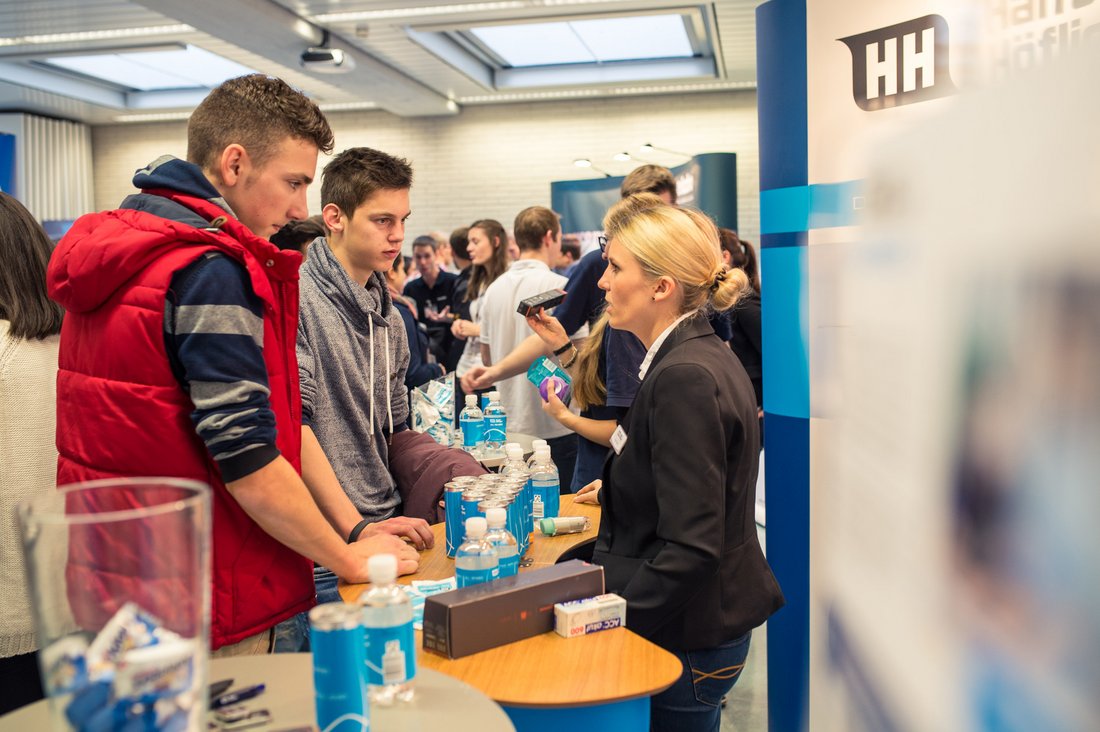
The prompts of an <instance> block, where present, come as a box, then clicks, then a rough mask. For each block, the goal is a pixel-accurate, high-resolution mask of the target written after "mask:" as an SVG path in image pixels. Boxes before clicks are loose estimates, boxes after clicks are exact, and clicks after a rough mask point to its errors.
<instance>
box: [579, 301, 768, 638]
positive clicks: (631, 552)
mask: <svg viewBox="0 0 1100 732" xmlns="http://www.w3.org/2000/svg"><path fill="white" fill-rule="evenodd" d="M623 429H625V430H626V433H627V440H626V444H625V445H624V446H623V447H622V452H621V453H620V454H618V455H616V454H615V453H614V451H612V453H611V454H610V456H609V458H608V460H607V462H606V463H605V464H604V471H603V488H602V490H601V491H600V502H601V504H603V516H602V519H601V521H600V531H599V535H598V536H597V539H596V547H595V551H594V554H593V561H594V562H596V563H597V564H601V565H603V567H604V573H605V577H606V581H607V588H608V591H609V592H617V593H618V594H620V595H622V596H623V597H625V598H626V601H627V613H626V620H627V626H628V627H629V628H630V629H632V630H633V631H634V632H636V633H638V634H639V635H641V636H643V637H645V638H648V639H649V640H651V641H653V642H654V643H657V644H658V645H660V646H663V647H665V648H668V649H671V650H683V651H690V650H699V649H704V648H712V647H714V646H717V645H719V644H721V643H724V642H726V641H730V640H733V639H735V638H737V637H739V636H741V635H743V634H745V633H746V632H748V631H749V630H751V629H752V628H755V627H756V626H758V625H760V624H761V623H763V622H764V621H765V620H766V619H767V618H768V616H770V615H771V614H772V613H773V612H775V611H776V610H778V609H779V608H780V607H782V606H783V594H782V592H780V590H779V585H778V584H777V583H776V581H775V577H774V576H773V575H772V572H771V568H770V567H769V566H768V563H767V560H766V559H765V558H764V553H763V552H762V551H761V549H760V543H759V541H758V540H757V537H756V520H755V502H756V495H755V494H756V473H757V468H758V461H759V440H760V438H759V435H758V427H757V419H756V398H755V396H754V394H753V389H752V383H751V382H750V381H749V378H748V376H747V375H746V374H745V369H744V368H743V367H742V366H741V364H740V363H739V362H738V361H737V357H736V356H734V355H733V353H732V352H731V351H730V349H729V347H728V346H727V345H726V344H725V343H723V342H722V341H721V340H719V339H718V337H717V336H715V335H714V330H713V328H712V327H711V326H710V324H709V323H707V321H706V319H705V318H703V317H698V316H696V317H691V318H688V319H687V320H685V321H684V322H683V323H681V324H680V325H679V326H678V327H677V328H676V329H675V330H674V331H673V332H672V333H671V334H669V336H668V338H667V339H666V340H665V342H664V343H663V344H662V345H661V348H660V349H659V350H658V351H657V355H656V358H655V359H654V361H653V363H652V364H651V365H650V368H649V371H648V373H647V374H646V377H645V379H644V380H643V381H642V385H641V387H640V388H639V390H638V394H637V396H635V398H634V403H633V405H632V406H631V407H630V411H629V412H628V413H627V415H626V418H625V421H624V424H623Z"/></svg>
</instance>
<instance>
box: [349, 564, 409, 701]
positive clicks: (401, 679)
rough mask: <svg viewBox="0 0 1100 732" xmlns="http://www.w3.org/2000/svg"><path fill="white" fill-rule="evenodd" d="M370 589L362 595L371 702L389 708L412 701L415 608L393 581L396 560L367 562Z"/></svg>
mask: <svg viewBox="0 0 1100 732" xmlns="http://www.w3.org/2000/svg"><path fill="white" fill-rule="evenodd" d="M367 574H368V576H369V577H370V581H371V584H372V585H373V586H372V587H371V589H370V590H369V591H368V592H367V593H366V594H365V595H363V598H362V600H360V605H361V606H362V610H363V629H364V636H365V646H366V655H367V659H366V662H367V683H368V684H370V700H371V702H373V703H376V704H382V705H389V704H393V702H394V700H395V699H397V700H399V701H410V700H411V699H412V698H413V678H414V677H415V676H416V645H415V641H414V639H413V607H412V602H410V600H409V596H408V595H406V594H405V591H404V590H403V589H401V587H400V586H399V585H397V584H396V583H395V582H394V581H395V580H396V579H397V557H395V556H394V555H392V554H375V555H374V556H372V557H371V558H370V559H368V560H367Z"/></svg>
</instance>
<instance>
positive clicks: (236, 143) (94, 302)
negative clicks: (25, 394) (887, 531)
mask: <svg viewBox="0 0 1100 732" xmlns="http://www.w3.org/2000/svg"><path fill="white" fill-rule="evenodd" d="M332 141H333V138H332V131H331V129H330V128H329V125H328V122H327V121H326V120H325V118H324V115H322V114H321V112H320V110H319V109H318V108H317V106H316V105H315V104H313V103H312V102H311V101H310V100H309V99H307V98H306V97H305V96H304V95H302V94H301V93H300V92H297V91H295V90H293V89H291V88H290V87H289V86H288V85H287V84H286V83H284V82H283V81H281V80H279V79H273V78H270V77H266V76H262V75H259V74H255V75H251V76H245V77H241V78H238V79H231V80H230V81H227V82H225V83H224V84H222V85H221V86H220V87H218V88H217V89H215V90H214V91H213V92H211V93H210V95H209V96H208V97H207V98H206V99H205V100H204V101H203V102H202V104H200V105H199V107H198V108H197V109H196V110H195V112H194V113H193V114H192V116H191V119H190V122H189V124H188V130H187V160H186V161H183V160H179V159H177V158H173V157H170V156H165V157H162V158H159V159H157V160H156V161H154V162H153V163H151V164H150V165H149V166H148V167H147V168H145V169H143V170H139V171H138V172H137V174H136V175H135V176H134V185H135V186H136V187H137V188H139V189H140V190H141V193H138V194H136V195H132V196H129V197H128V198H127V199H126V200H125V201H123V203H122V205H121V207H120V208H119V209H117V210H114V211H106V212H101V213H97V214H91V215H88V216H85V217H83V218H81V219H80V220H79V221H77V222H76V224H74V226H73V228H72V230H71V231H70V232H69V234H68V235H67V236H66V237H65V238H64V239H63V240H62V242H61V243H60V244H59V245H58V248H57V251H56V252H55V254H54V256H53V259H52V261H51V262H50V268H49V273H48V284H49V290H50V296H51V297H53V298H54V299H55V300H57V301H58V302H59V303H61V304H62V305H63V306H64V307H65V309H66V311H67V314H66V318H65V324H64V326H63V328H62V334H61V352H60V357H59V361H60V363H59V375H58V390H57V415H58V416H57V445H58V451H59V459H58V482H59V483H61V484H64V483H71V482H75V481H84V480H92V479H97V478H111V477H119V476H142V475H149V476H153V475H167V476H174V477H180V478H191V479H195V480H200V481H203V482H205V483H208V484H210V485H211V486H212V487H213V501H212V502H213V569H212V574H213V592H212V599H213V607H212V612H211V631H210V633H211V638H210V640H211V646H212V648H213V649H215V651H216V653H215V655H219V654H221V655H231V654H238V653H265V652H270V651H272V650H275V649H276V640H277V639H278V636H279V634H280V633H281V632H283V630H285V629H289V630H290V631H293V632H291V635H292V636H294V635H295V633H296V636H295V637H291V638H284V639H283V640H284V641H286V645H285V646H284V647H285V648H286V649H287V650H298V648H300V647H302V646H301V640H302V637H301V636H302V631H303V630H304V628H305V623H304V617H303V616H302V613H304V612H305V611H306V610H308V609H309V608H310V607H311V606H312V605H313V604H314V601H315V600H314V587H313V573H312V566H313V562H317V563H319V564H322V565H323V566H326V567H330V568H332V569H333V570H334V571H335V572H336V573H337V574H338V575H339V576H341V577H343V578H344V579H346V580H349V581H354V582H363V581H365V580H366V559H367V557H368V556H369V555H371V554H374V553H377V552H387V553H393V554H396V555H397V556H398V558H399V559H400V560H401V564H402V568H403V569H404V570H405V571H413V570H415V568H416V565H417V554H416V551H415V549H413V548H412V547H411V546H408V545H406V544H405V543H404V542H403V541H401V539H400V538H398V536H395V534H405V533H407V532H409V531H411V530H410V529H409V528H408V527H407V526H403V525H401V526H395V527H392V528H388V529H387V528H386V527H378V528H376V529H375V530H373V531H371V532H363V536H362V537H361V540H360V541H356V542H354V543H351V544H349V543H348V542H347V541H346V540H345V538H344V537H342V536H341V535H339V534H338V533H337V532H336V531H335V530H334V529H333V528H332V526H330V524H329V523H328V522H327V521H326V520H325V518H324V516H323V515H322V513H321V511H320V510H319V509H318V507H317V505H316V503H315V501H314V499H313V497H312V496H311V494H310V492H309V490H308V489H307V488H306V486H305V484H304V483H303V482H302V479H301V477H300V466H301V455H300V452H301V400H300V395H299V384H298V368H297V362H296V359H295V347H294V343H295V333H296V330H297V321H298V266H299V264H300V263H301V255H300V254H298V253H297V252H291V251H280V250H279V249H278V247H276V246H274V245H272V244H271V243H270V242H269V241H267V239H268V237H270V236H271V235H272V234H274V233H275V232H277V231H278V230H279V229H280V228H281V227H282V226H283V225H284V224H286V223H287V222H288V221H291V220H297V219H304V218H306V216H307V215H308V212H307V210H306V195H305V192H306V187H307V186H308V185H309V184H310V183H311V182H312V180H313V177H314V174H315V172H316V168H317V155H318V151H319V150H323V151H325V152H329V151H331V150H332ZM412 533H413V536H411V537H410V538H411V539H413V541H414V542H416V541H418V537H417V536H416V535H415V531H413V532H412ZM103 539H104V545H103V547H101V548H100V549H99V550H98V551H96V552H95V553H94V554H91V553H89V554H87V555H80V554H79V553H71V554H70V559H69V564H68V567H67V580H68V582H69V583H70V586H71V587H76V588H83V589H85V590H87V591H88V592H93V591H95V588H101V590H100V591H101V592H102V595H103V596H104V597H105V598H106V597H127V596H129V597H135V598H136V597H140V594H141V592H142V591H143V590H144V591H148V588H143V587H140V586H138V585H139V584H142V585H147V584H149V583H150V580H148V579H144V580H143V581H142V582H141V583H139V582H137V581H136V580H133V579H127V577H134V576H136V575H137V573H136V572H133V571H128V569H127V566H126V563H127V562H134V563H136V562H147V561H148V558H142V557H140V552H135V551H133V550H132V548H130V549H131V550H130V551H126V548H125V547H113V546H112V545H111V537H110V536H109V535H106V534H105V535H104V537H103ZM127 557H131V558H130V559H127ZM311 560H312V561H311ZM159 580H163V584H164V587H165V589H166V590H167V589H168V588H169V587H170V586H171V577H170V576H169V575H168V573H167V572H165V573H164V575H163V576H161V577H157V578H154V579H153V580H152V583H154V584H155V583H157V582H158V581H159ZM105 602H106V601H105ZM102 611H103V613H104V614H106V613H108V612H109V608H108V607H106V605H105V607H104V608H103V609H102ZM89 620H90V619H89ZM284 621H291V622H290V623H284ZM280 624H282V625H281V626H280V631H279V632H277V631H276V626H277V625H280Z"/></svg>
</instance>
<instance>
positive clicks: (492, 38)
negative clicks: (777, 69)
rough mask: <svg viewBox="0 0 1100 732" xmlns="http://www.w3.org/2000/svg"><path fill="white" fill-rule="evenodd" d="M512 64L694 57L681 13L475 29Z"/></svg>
mask: <svg viewBox="0 0 1100 732" xmlns="http://www.w3.org/2000/svg"><path fill="white" fill-rule="evenodd" d="M470 33H472V34H473V35H474V36H475V37H476V38H477V39H478V40H479V41H480V42H481V43H483V44H484V45H485V46H486V47H487V48H489V49H490V50H491V51H493V53H495V54H497V55H498V56H500V58H502V59H504V61H505V63H506V64H508V65H509V66H511V67H525V66H548V65H555V64H583V63H597V62H601V61H642V60H646V59H658V58H684V57H691V56H692V55H693V50H692V47H691V40H690V39H689V38H688V35H687V30H686V28H685V26H684V21H683V18H682V17H681V16H680V15H676V14H670V15H646V16H634V17H621V18H599V19H595V20H574V21H569V22H563V23H520V24H516V25H493V26H484V27H480V28H471V29H470Z"/></svg>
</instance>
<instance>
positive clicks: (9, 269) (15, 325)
mask: <svg viewBox="0 0 1100 732" xmlns="http://www.w3.org/2000/svg"><path fill="white" fill-rule="evenodd" d="M52 251H53V242H51V241H50V238H49V237H48V236H46V232H45V231H43V230H42V227H41V226H39V225H38V222H37V221H35V219H34V217H33V216H31V214H30V211H28V210H27V209H25V208H23V204H21V203H19V201H17V200H15V199H14V198H12V197H11V196H9V195H8V194H6V193H3V192H0V262H3V263H4V265H3V266H2V267H0V318H3V319H4V320H7V321H9V322H10V323H11V330H10V331H9V332H10V334H11V336H12V337H13V338H26V339H31V338H34V339H37V340H41V339H43V338H45V337H46V336H51V335H55V334H57V333H60V332H61V318H62V316H63V315H64V313H65V311H64V310H62V308H61V306H60V305H58V304H57V303H55V302H54V301H53V300H51V299H50V298H49V296H48V295H47V294H46V265H47V264H49V262H50V253H51V252H52Z"/></svg>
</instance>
